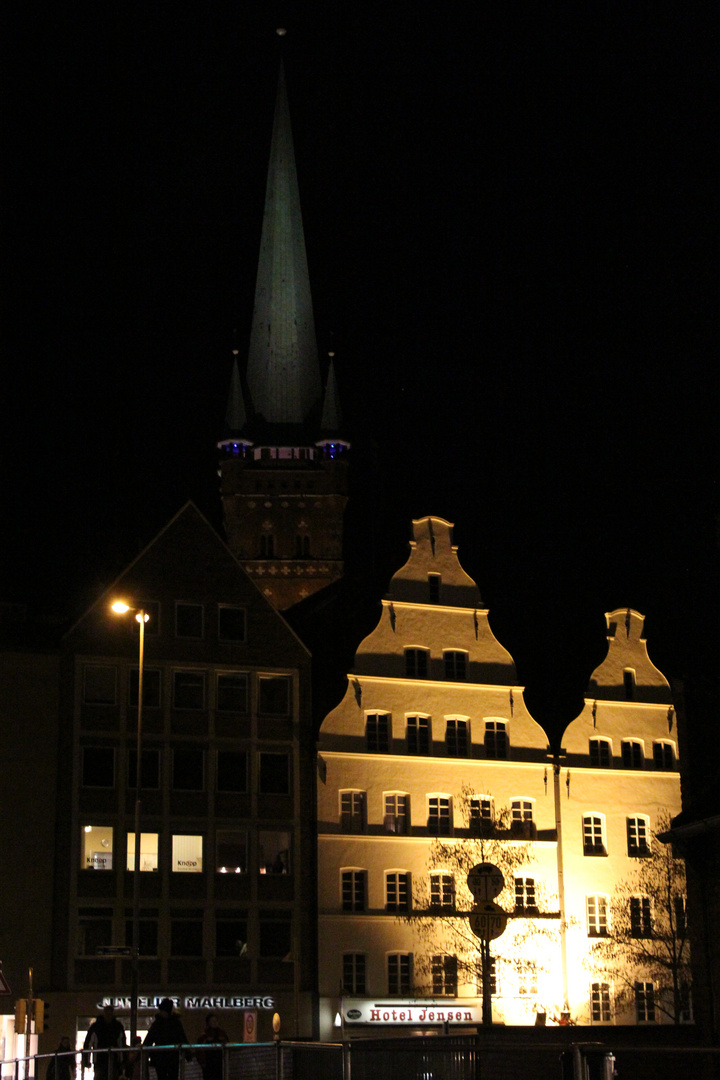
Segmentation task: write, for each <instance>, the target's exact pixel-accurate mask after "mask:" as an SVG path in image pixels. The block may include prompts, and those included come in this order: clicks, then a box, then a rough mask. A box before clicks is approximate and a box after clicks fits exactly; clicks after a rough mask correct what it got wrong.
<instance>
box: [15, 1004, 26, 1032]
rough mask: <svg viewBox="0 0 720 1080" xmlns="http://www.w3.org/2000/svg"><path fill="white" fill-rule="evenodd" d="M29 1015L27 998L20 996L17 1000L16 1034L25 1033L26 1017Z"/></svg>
mask: <svg viewBox="0 0 720 1080" xmlns="http://www.w3.org/2000/svg"><path fill="white" fill-rule="evenodd" d="M26 1017H27V1001H26V1000H25V998H19V1000H18V1001H16V1002H15V1034H16V1035H24V1034H25V1019H26Z"/></svg>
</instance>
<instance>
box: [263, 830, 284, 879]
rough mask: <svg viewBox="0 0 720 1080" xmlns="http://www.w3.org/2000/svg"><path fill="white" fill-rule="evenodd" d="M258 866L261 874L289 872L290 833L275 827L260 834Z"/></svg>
mask: <svg viewBox="0 0 720 1080" xmlns="http://www.w3.org/2000/svg"><path fill="white" fill-rule="evenodd" d="M258 866H259V868H260V873H261V874H289V873H290V870H291V866H290V833H289V832H280V831H279V830H275V829H268V830H261V831H260V833H259V835H258Z"/></svg>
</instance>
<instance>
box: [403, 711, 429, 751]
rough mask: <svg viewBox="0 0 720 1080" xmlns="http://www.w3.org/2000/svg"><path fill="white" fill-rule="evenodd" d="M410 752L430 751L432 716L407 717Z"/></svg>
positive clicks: (408, 747)
mask: <svg viewBox="0 0 720 1080" xmlns="http://www.w3.org/2000/svg"><path fill="white" fill-rule="evenodd" d="M407 750H408V754H424V755H426V754H429V753H430V717H429V716H408V718H407Z"/></svg>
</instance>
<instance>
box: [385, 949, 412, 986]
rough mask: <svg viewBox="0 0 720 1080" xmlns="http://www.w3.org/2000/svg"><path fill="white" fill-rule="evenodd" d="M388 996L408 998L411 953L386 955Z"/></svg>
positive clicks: (410, 981)
mask: <svg viewBox="0 0 720 1080" xmlns="http://www.w3.org/2000/svg"><path fill="white" fill-rule="evenodd" d="M387 986H388V994H393V995H395V996H402V997H409V996H410V994H411V993H412V953H388V958H387Z"/></svg>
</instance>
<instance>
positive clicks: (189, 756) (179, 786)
mask: <svg viewBox="0 0 720 1080" xmlns="http://www.w3.org/2000/svg"><path fill="white" fill-rule="evenodd" d="M172 762H173V771H172V786H173V791H203V790H204V788H205V754H204V752H203V751H202V750H196V749H188V748H185V749H182V750H173V752H172Z"/></svg>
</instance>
